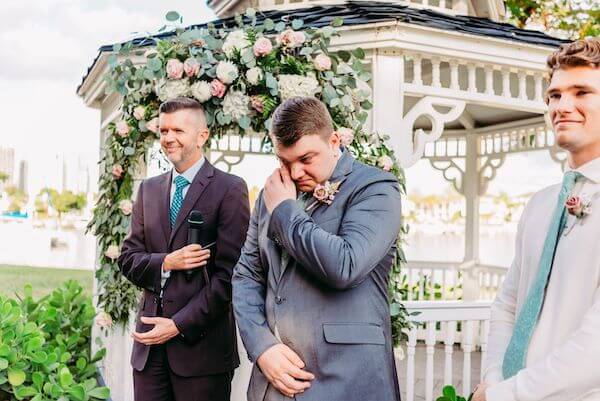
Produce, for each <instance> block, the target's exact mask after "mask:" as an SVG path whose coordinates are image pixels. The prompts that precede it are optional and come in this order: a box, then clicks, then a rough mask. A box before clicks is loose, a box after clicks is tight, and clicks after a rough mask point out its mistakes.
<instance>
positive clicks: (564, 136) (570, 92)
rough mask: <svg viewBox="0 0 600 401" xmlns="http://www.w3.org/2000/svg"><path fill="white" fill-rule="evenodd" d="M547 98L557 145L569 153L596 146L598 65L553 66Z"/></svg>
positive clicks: (598, 138) (599, 124)
mask: <svg viewBox="0 0 600 401" xmlns="http://www.w3.org/2000/svg"><path fill="white" fill-rule="evenodd" d="M547 101H548V111H549V114H550V119H551V121H552V125H553V127H554V132H555V134H556V140H557V143H558V145H559V146H560V147H561V148H563V149H566V150H567V151H569V152H571V153H574V152H581V151H585V150H586V149H591V148H592V147H599V148H600V68H593V67H589V66H581V67H571V68H566V69H559V70H556V71H555V72H554V74H553V76H552V81H551V82H550V86H549V87H548V91H547Z"/></svg>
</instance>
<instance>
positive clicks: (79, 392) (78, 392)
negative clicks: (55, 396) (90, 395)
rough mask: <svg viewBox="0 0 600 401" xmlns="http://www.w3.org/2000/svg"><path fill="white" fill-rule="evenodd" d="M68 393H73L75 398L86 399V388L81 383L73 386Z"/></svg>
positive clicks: (80, 400) (79, 400) (81, 400)
mask: <svg viewBox="0 0 600 401" xmlns="http://www.w3.org/2000/svg"><path fill="white" fill-rule="evenodd" d="M68 393H69V394H71V395H72V396H73V398H75V399H76V400H78V401H84V400H85V388H84V387H83V386H82V385H81V384H78V385H77V386H73V387H71V388H70V389H69V391H68Z"/></svg>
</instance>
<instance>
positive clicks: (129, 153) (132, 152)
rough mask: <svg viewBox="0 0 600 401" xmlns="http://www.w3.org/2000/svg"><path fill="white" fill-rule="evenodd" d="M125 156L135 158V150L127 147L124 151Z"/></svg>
mask: <svg viewBox="0 0 600 401" xmlns="http://www.w3.org/2000/svg"><path fill="white" fill-rule="evenodd" d="M123 154H124V155H125V156H133V155H134V154H135V149H134V148H132V147H131V146H127V147H126V148H125V149H124V150H123Z"/></svg>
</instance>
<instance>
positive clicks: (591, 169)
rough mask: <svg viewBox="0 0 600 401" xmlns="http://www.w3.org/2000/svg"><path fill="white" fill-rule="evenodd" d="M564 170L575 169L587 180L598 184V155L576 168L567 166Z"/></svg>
mask: <svg viewBox="0 0 600 401" xmlns="http://www.w3.org/2000/svg"><path fill="white" fill-rule="evenodd" d="M566 171H577V172H578V173H581V175H583V176H584V177H585V178H587V179H588V180H590V181H592V182H594V183H596V184H598V183H600V157H597V158H595V159H593V160H590V161H589V162H587V163H585V164H583V165H581V166H579V167H578V168H576V169H573V168H571V167H568V166H567V169H566Z"/></svg>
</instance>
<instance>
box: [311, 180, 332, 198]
mask: <svg viewBox="0 0 600 401" xmlns="http://www.w3.org/2000/svg"><path fill="white" fill-rule="evenodd" d="M313 196H314V197H315V199H317V200H318V201H319V202H325V200H326V199H328V198H329V194H328V193H327V189H326V188H325V186H324V185H322V184H319V185H317V186H316V187H315V190H314V191H313Z"/></svg>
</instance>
